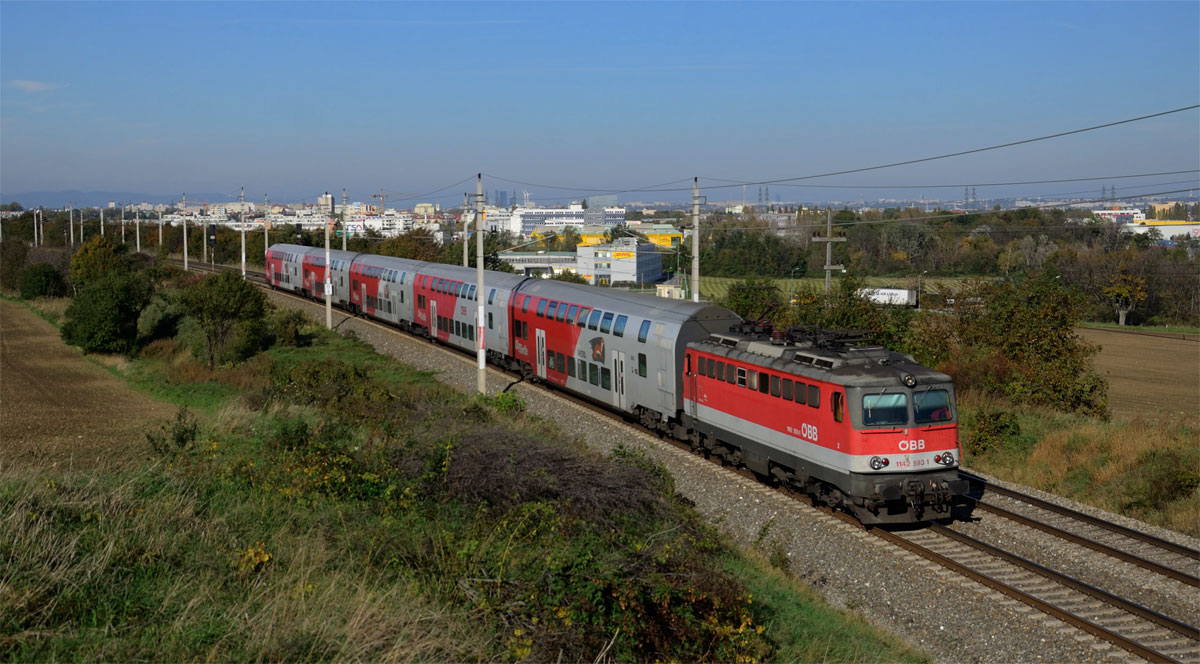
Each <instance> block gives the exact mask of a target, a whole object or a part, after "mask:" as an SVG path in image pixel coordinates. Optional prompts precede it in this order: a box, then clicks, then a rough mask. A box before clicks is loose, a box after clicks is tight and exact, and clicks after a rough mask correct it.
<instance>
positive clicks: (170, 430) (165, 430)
mask: <svg viewBox="0 0 1200 664" xmlns="http://www.w3.org/2000/svg"><path fill="white" fill-rule="evenodd" d="M199 432H200V425H199V424H197V423H196V418H195V417H193V416H192V414H191V413H190V412H188V409H187V407H186V406H180V407H179V411H178V412H177V413H176V414H175V421H174V422H169V423H167V424H164V425H162V426H161V427H159V430H158V431H157V432H155V433H148V434H146V442H148V443H150V449H152V450H154V451H155V452H157V453H158V454H161V455H164V456H166V455H171V454H177V453H179V452H184V451H186V450H187V449H188V448H189V447H191V446H192V443H194V442H196V436H197V434H199Z"/></svg>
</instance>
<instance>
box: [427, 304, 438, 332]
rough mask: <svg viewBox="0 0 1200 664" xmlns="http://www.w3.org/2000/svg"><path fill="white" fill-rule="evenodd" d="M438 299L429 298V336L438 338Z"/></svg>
mask: <svg viewBox="0 0 1200 664" xmlns="http://www.w3.org/2000/svg"><path fill="white" fill-rule="evenodd" d="M437 335H438V330H437V300H435V299H433V298H432V297H431V298H429V336H431V337H433V338H434V339H436V338H437Z"/></svg>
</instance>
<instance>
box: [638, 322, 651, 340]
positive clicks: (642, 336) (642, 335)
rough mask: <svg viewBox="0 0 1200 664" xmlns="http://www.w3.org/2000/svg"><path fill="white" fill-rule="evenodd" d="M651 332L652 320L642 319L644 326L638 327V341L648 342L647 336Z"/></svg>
mask: <svg viewBox="0 0 1200 664" xmlns="http://www.w3.org/2000/svg"><path fill="white" fill-rule="evenodd" d="M649 334H650V321H648V320H644V321H642V326H641V327H640V328H638V341H640V342H642V343H646V336H647V335H649Z"/></svg>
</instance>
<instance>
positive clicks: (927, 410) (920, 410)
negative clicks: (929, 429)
mask: <svg viewBox="0 0 1200 664" xmlns="http://www.w3.org/2000/svg"><path fill="white" fill-rule="evenodd" d="M913 416H914V418H915V419H916V421H917V423H918V424H928V423H929V422H945V421H946V420H949V419H950V393H949V392H947V391H946V390H929V391H928V392H921V393H919V394H914V395H913Z"/></svg>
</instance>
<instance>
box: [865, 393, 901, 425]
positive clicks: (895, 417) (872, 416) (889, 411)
mask: <svg viewBox="0 0 1200 664" xmlns="http://www.w3.org/2000/svg"><path fill="white" fill-rule="evenodd" d="M862 413H863V424H866V425H878V424H908V397H907V396H906V395H903V394H864V395H863V403H862Z"/></svg>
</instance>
